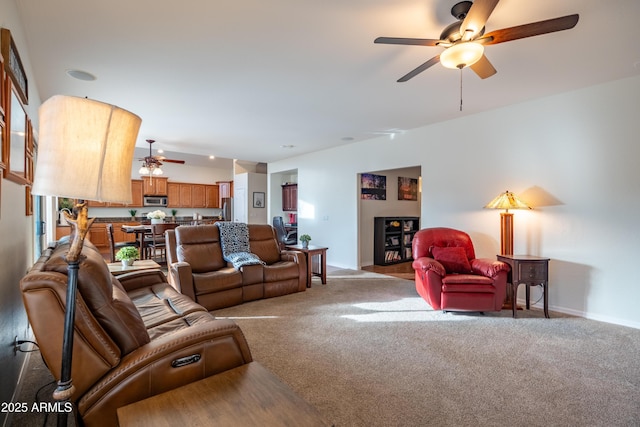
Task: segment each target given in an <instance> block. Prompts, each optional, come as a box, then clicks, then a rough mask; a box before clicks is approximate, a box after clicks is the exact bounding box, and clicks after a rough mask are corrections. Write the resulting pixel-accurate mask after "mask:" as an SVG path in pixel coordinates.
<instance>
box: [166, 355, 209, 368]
mask: <svg viewBox="0 0 640 427" xmlns="http://www.w3.org/2000/svg"><path fill="white" fill-rule="evenodd" d="M201 357H202V356H200V355H199V354H192V355H191V356H187V357H181V358H179V359H176V360H174V361H172V362H171V367H172V368H179V367H181V366H186V365H190V364H192V363H196V362H197V361H198V360H200V358H201Z"/></svg>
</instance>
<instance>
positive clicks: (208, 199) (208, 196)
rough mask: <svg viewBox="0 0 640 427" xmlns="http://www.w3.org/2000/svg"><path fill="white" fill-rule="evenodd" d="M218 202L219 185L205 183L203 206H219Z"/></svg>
mask: <svg viewBox="0 0 640 427" xmlns="http://www.w3.org/2000/svg"><path fill="white" fill-rule="evenodd" d="M220 206H222V205H221V204H220V186H219V185H205V208H219V207H220Z"/></svg>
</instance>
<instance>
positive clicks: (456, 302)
mask: <svg viewBox="0 0 640 427" xmlns="http://www.w3.org/2000/svg"><path fill="white" fill-rule="evenodd" d="M412 247H413V258H414V261H413V264H412V266H413V269H414V270H415V280H416V290H417V291H418V294H420V296H421V297H422V298H424V299H425V301H427V302H428V303H429V305H431V307H433V308H434V309H435V310H444V311H500V310H502V305H503V303H504V299H505V295H506V289H507V273H508V272H509V266H508V265H507V264H505V263H504V262H500V261H496V260H491V259H476V255H475V251H474V249H473V243H472V242H471V238H470V237H469V235H468V234H467V233H465V232H463V231H459V230H454V229H452V228H444V227H439V228H426V229H423V230H420V231H418V232H417V233H416V234H415V236H414V238H413V242H412Z"/></svg>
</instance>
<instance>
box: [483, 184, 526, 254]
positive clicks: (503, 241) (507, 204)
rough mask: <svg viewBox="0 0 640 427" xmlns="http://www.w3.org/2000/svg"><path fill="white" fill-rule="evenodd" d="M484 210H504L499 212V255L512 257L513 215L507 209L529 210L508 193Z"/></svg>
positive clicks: (501, 195)
mask: <svg viewBox="0 0 640 427" xmlns="http://www.w3.org/2000/svg"><path fill="white" fill-rule="evenodd" d="M485 208H486V209H504V210H505V211H504V212H500V255H513V213H511V212H509V209H531V208H530V207H529V206H528V205H527V204H526V203H525V202H523V201H522V200H520V198H518V196H516V195H515V194H513V193H512V192H510V191H505V192H504V193H501V194H499V195H498V197H496V198H495V199H493V200H492V201H490V202H489V203H487V205H486V206H485Z"/></svg>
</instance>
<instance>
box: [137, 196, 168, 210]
mask: <svg viewBox="0 0 640 427" xmlns="http://www.w3.org/2000/svg"><path fill="white" fill-rule="evenodd" d="M143 203H144V206H160V207H164V208H166V207H167V196H144V200H143Z"/></svg>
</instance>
